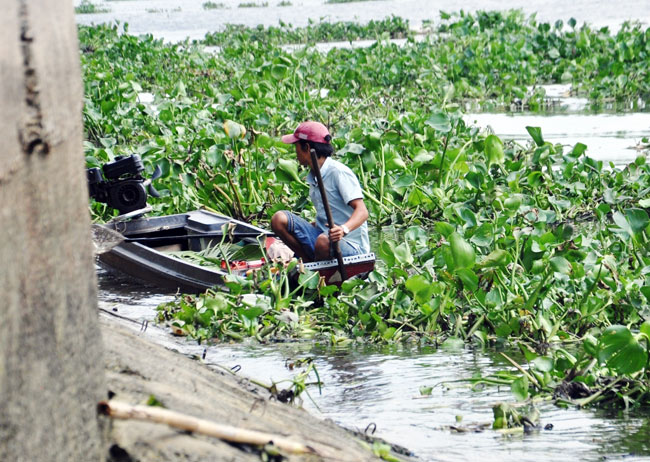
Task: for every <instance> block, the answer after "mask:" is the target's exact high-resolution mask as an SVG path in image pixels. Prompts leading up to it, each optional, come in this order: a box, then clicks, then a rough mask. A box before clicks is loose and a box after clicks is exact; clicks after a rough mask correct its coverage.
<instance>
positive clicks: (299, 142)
mask: <svg viewBox="0 0 650 462" xmlns="http://www.w3.org/2000/svg"><path fill="white" fill-rule="evenodd" d="M331 140H332V137H331V136H330V134H329V131H328V130H327V127H325V125H323V124H321V123H319V122H312V121H308V122H303V123H301V124H300V125H298V128H296V130H295V131H294V132H293V133H292V134H290V135H285V136H283V137H282V142H283V143H286V144H293V145H294V146H295V148H296V155H297V157H298V162H299V163H300V165H303V166H305V167H309V168H310V170H311V171H310V173H309V175H308V176H307V182H308V184H309V197H310V198H311V201H312V203H313V204H314V207H315V208H316V222H315V223H309V222H308V221H307V220H305V219H303V218H301V217H299V216H297V215H295V214H293V213H291V212H289V211H287V210H281V211H279V212H276V213H275V214H274V215H273V217H272V219H271V228H272V229H273V231H274V232H275V234H277V236H278V237H279V238H280V239H281V240H282V241H283V242H284V243H285V244H286V245H287V246H289V248H291V250H293V252H294V253H295V255H296V256H297V257H299V258H302V259H303V261H306V262H309V261H319V260H329V259H331V258H334V257H335V255H333V253H332V250H331V247H332V245H331V244H332V243H334V242H338V243H339V247H340V249H341V254H342V255H343V256H344V257H348V256H352V255H362V254H365V253H369V252H370V241H369V239H368V225H367V223H366V221H367V220H368V209H367V208H366V204H365V203H364V202H363V192H362V190H361V185H360V184H359V180H358V178H357V176H356V175H355V174H354V172H352V170H350V168H348V167H347V166H345V165H343V164H342V163H341V162H338V161H336V160H334V159H332V157H331V156H332V154H333V153H334V148H333V146H332V144H331V143H330V141H331ZM311 150H314V151H315V153H316V158H317V162H318V166H319V168H320V173H321V176H322V179H323V185H324V186H325V190H326V192H327V200H328V202H329V206H330V210H331V212H332V218H333V221H334V223H335V225H334V226H333V227H332V228H331V229H329V227H328V223H327V214H326V211H325V207H324V205H323V200H322V198H321V195H320V191H319V188H318V184H317V180H316V178H317V177H316V175H315V174H314V170H313V167H312V158H311Z"/></svg>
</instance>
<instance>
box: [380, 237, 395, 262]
mask: <svg viewBox="0 0 650 462" xmlns="http://www.w3.org/2000/svg"><path fill="white" fill-rule="evenodd" d="M379 256H380V257H381V259H382V260H383V261H384V262H386V264H387V265H388V266H389V267H391V266H394V265H395V243H394V242H393V241H386V240H384V241H382V242H381V244H379Z"/></svg>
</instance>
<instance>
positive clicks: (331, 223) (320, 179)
mask: <svg viewBox="0 0 650 462" xmlns="http://www.w3.org/2000/svg"><path fill="white" fill-rule="evenodd" d="M310 154H311V169H312V171H313V172H314V174H315V175H316V180H317V181H318V190H319V191H320V197H321V198H322V199H323V207H325V214H326V215H327V224H328V225H329V227H330V229H332V228H333V227H334V219H333V218H332V211H331V210H330V204H329V202H328V201H327V194H326V193H325V185H324V184H323V177H322V176H321V174H320V167H319V166H318V158H317V157H316V151H315V150H314V149H311V150H310ZM332 247H333V248H334V253H336V260H337V261H338V263H339V271H340V272H341V280H342V281H345V280H346V279H347V275H346V274H345V266H344V264H343V255H342V254H341V247H340V246H339V243H338V242H332Z"/></svg>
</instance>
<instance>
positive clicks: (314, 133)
mask: <svg viewBox="0 0 650 462" xmlns="http://www.w3.org/2000/svg"><path fill="white" fill-rule="evenodd" d="M331 139H332V137H331V136H330V133H329V131H328V130H327V127H326V126H325V125H323V124H322V123H320V122H313V121H307V122H303V123H301V124H300V125H298V128H296V130H295V131H294V132H293V133H292V134H291V135H284V136H283V137H282V142H283V143H286V144H293V143H296V142H298V140H304V141H313V142H314V143H326V144H329V142H330V141H329V140H331Z"/></svg>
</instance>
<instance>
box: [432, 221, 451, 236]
mask: <svg viewBox="0 0 650 462" xmlns="http://www.w3.org/2000/svg"><path fill="white" fill-rule="evenodd" d="M434 228H435V229H436V231H438V232H439V233H440V234H442V235H443V236H445V237H446V238H448V237H449V236H450V235H451V233H453V232H454V231H455V228H454V227H453V226H452V225H450V224H449V223H445V222H444V221H439V222H437V223H436V224H435V225H434Z"/></svg>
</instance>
